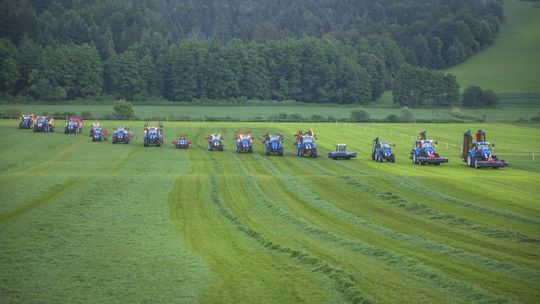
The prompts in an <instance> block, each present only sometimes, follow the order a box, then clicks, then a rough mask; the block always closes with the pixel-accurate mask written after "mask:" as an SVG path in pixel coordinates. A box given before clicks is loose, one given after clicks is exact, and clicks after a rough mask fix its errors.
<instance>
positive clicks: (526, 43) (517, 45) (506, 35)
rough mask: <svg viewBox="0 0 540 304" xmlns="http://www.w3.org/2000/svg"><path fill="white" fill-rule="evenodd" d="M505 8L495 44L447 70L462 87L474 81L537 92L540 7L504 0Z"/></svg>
mask: <svg viewBox="0 0 540 304" xmlns="http://www.w3.org/2000/svg"><path fill="white" fill-rule="evenodd" d="M504 12H505V16H506V21H505V22H504V23H503V25H502V27H501V31H500V33H499V34H498V35H497V37H496V39H495V42H494V44H493V45H492V46H490V47H489V48H487V49H486V50H484V51H482V52H480V53H479V54H477V55H475V56H473V57H471V58H469V59H468V60H467V61H465V62H464V63H462V64H460V65H458V66H455V67H453V68H450V69H449V70H448V72H450V73H452V74H454V75H456V76H457V78H458V82H459V84H460V85H461V88H462V89H463V88H465V87H467V86H468V85H471V84H475V85H480V86H482V87H483V88H490V89H493V90H494V91H495V92H497V93H540V38H539V37H540V7H537V6H535V4H534V3H533V2H530V1H518V0H505V1H504ZM538 98H539V97H538V95H537V96H536V101H537V104H538V100H539V99H538ZM503 102H504V100H503Z"/></svg>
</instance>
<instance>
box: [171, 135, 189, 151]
mask: <svg viewBox="0 0 540 304" xmlns="http://www.w3.org/2000/svg"><path fill="white" fill-rule="evenodd" d="M172 144H173V145H174V146H175V147H176V148H177V149H187V148H189V146H191V141H189V140H188V139H187V138H186V137H185V136H184V135H180V137H178V139H177V140H175V141H173V142H172Z"/></svg>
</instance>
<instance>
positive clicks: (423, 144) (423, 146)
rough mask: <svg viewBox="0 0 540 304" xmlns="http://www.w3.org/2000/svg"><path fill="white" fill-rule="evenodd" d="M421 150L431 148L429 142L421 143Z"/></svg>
mask: <svg viewBox="0 0 540 304" xmlns="http://www.w3.org/2000/svg"><path fill="white" fill-rule="evenodd" d="M422 148H431V142H429V141H428V142H423V143H422Z"/></svg>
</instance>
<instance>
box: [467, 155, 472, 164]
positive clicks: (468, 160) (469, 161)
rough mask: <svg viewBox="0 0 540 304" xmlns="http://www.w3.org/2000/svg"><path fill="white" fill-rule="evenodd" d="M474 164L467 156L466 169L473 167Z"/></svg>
mask: <svg viewBox="0 0 540 304" xmlns="http://www.w3.org/2000/svg"><path fill="white" fill-rule="evenodd" d="M473 166H474V163H473V161H472V157H471V156H470V155H467V167H473Z"/></svg>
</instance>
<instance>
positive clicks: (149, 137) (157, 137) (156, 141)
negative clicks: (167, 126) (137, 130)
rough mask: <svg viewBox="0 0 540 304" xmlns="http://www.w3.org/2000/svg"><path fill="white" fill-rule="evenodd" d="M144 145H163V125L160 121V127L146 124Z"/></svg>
mask: <svg viewBox="0 0 540 304" xmlns="http://www.w3.org/2000/svg"><path fill="white" fill-rule="evenodd" d="M143 139H144V146H145V147H148V146H150V145H155V146H157V147H161V145H162V144H163V125H162V124H161V123H160V124H159V127H155V126H154V127H150V126H148V123H146V124H145V125H144V135H143Z"/></svg>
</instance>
